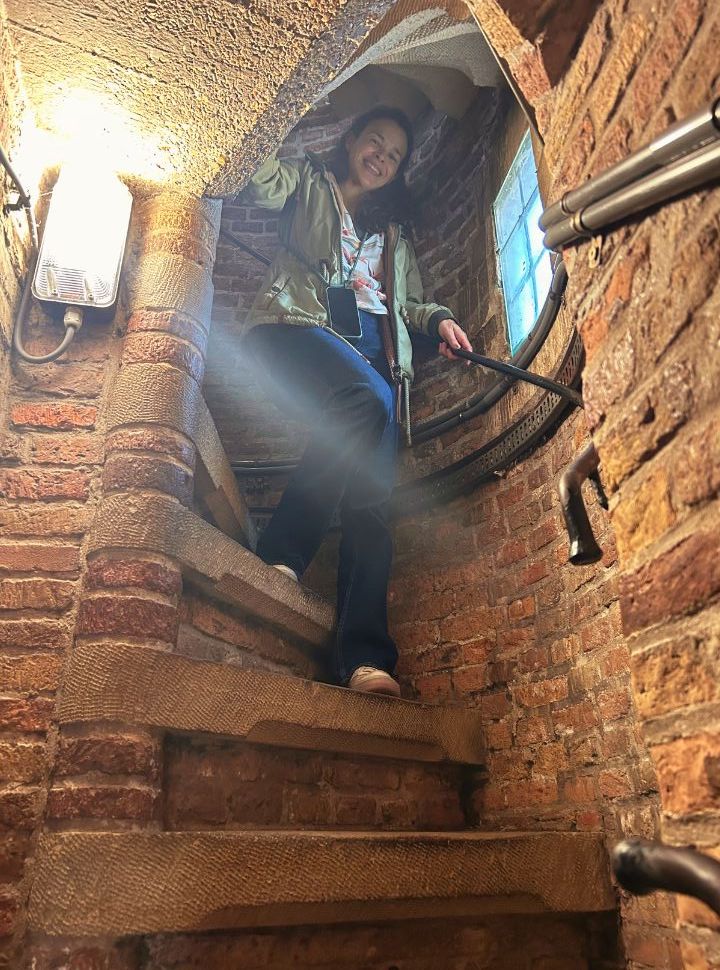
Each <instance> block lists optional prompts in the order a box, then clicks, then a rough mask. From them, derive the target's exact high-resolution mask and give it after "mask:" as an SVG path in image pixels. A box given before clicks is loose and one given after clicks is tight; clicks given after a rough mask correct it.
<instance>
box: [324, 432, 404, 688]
mask: <svg viewBox="0 0 720 970" xmlns="http://www.w3.org/2000/svg"><path fill="white" fill-rule="evenodd" d="M396 450H397V425H396V424H395V423H394V422H393V424H392V425H391V427H390V428H389V429H388V431H387V433H386V434H385V435H384V436H383V439H382V441H381V443H380V445H379V446H378V448H377V449H375V451H374V453H373V455H371V456H369V461H371V462H372V463H373V464H374V466H375V475H374V478H375V481H376V482H378V481H380V480H383V481H384V482H385V489H386V494H385V499H384V500H383V501H381V502H376V501H375V499H376V498H377V496H368V495H367V493H365V491H364V489H363V488H362V485H361V484H360V486H359V487H355V484H353V485H351V486H350V488H348V490H347V492H346V495H345V498H344V500H343V503H342V505H341V507H340V523H341V527H342V539H341V541H340V563H339V568H338V583H337V587H338V628H337V638H336V668H337V675H338V679H339V681H340V683H346V682H347V681H348V680H349V679H350V677H351V676H352V673H353V671H354V670H356V669H357V668H358V667H361V666H370V667H377V668H379V669H380V670H385V671H387V672H388V673H390V674H392V673H393V671H394V669H395V665H396V663H397V649H396V648H395V643H394V641H393V639H392V637H391V636H390V634H389V633H388V621H387V590H388V583H389V580H390V570H391V567H392V555H393V545H392V536H391V533H390V529H389V526H388V506H389V497H390V494H391V492H392V488H393V485H394V481H395V455H396ZM368 498H369V502H370V504H368Z"/></svg>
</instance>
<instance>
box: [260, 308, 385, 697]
mask: <svg viewBox="0 0 720 970" xmlns="http://www.w3.org/2000/svg"><path fill="white" fill-rule="evenodd" d="M360 314H361V320H362V328H363V336H362V338H361V340H360V341H358V342H356V343H355V346H356V347H357V349H358V350H359V351H360V353H361V354H363V355H364V357H367V360H365V359H364V358H363V357H361V356H360V354H358V353H356V352H355V350H353V349H352V348H351V347H348V346H347V344H345V343H344V342H343V341H342V340H340V339H339V338H338V337H336V336H334V335H333V334H331V333H328V332H327V331H326V330H324V329H322V328H321V327H299V326H293V325H290V324H281V323H278V324H268V325H264V326H260V327H255V328H253V329H252V330H251V331H250V332H249V333H248V335H247V337H246V338H245V341H246V346H247V348H248V350H249V351H250V353H251V354H252V356H253V357H254V358H255V360H256V362H257V363H258V365H259V366H260V368H261V371H262V372H263V373H264V374H265V375H266V376H267V378H268V380H269V382H270V385H271V389H272V393H273V399H274V400H275V402H276V403H277V404H278V405H279V406H280V408H281V409H282V410H284V411H286V412H287V413H288V414H290V415H292V417H293V418H298V417H299V418H300V419H301V420H303V421H305V422H307V423H308V424H310V426H311V427H312V428H313V429H314V430H313V434H312V437H311V440H310V443H309V445H308V447H307V450H306V451H305V454H304V455H303V457H302V459H301V461H300V463H299V465H298V467H297V469H296V471H295V472H294V474H293V476H292V478H291V480H290V482H289V484H288V486H287V488H286V489H285V492H284V494H283V497H282V499H281V501H280V504H279V505H278V507H277V509H276V510H275V513H274V515H273V517H272V519H271V521H270V523H269V524H268V526H267V528H266V529H265V531H264V532H263V534H262V536H261V537H260V541H259V543H258V549H257V552H258V555H259V556H260V558H261V559H263V560H264V561H265V562H267V563H284V564H285V565H286V566H290V567H291V569H294V570H295V572H296V573H297V574H298V576H301V575H302V574H303V573H304V572H305V570H306V569H307V567H308V566H309V564H310V561H311V560H312V558H313V556H314V555H315V553H316V552H317V550H318V548H319V546H320V543H321V542H322V540H323V537H324V536H325V534H326V532H327V530H328V528H329V527H330V523H331V521H332V518H333V515H334V513H335V511H336V510H339V514H340V526H341V533H342V535H341V540H340V562H339V567H338V579H337V594H338V595H337V616H338V620H337V632H336V637H335V645H336V646H335V672H336V675H337V677H338V681H339V682H340V683H341V684H344V683H347V681H348V680H349V678H350V676H351V675H352V673H353V671H354V670H355V669H356V668H357V667H360V666H363V665H368V666H372V667H378V668H380V669H381V670H386V671H388V672H389V673H392V672H393V670H394V668H395V664H396V663H397V650H396V649H395V644H394V642H393V640H392V638H391V637H390V635H389V633H388V624H387V587H388V581H389V578H390V567H391V564H392V537H391V535H390V530H389V528H388V522H387V509H388V500H389V498H390V495H391V493H392V489H393V485H394V483H395V465H396V455H397V431H398V425H397V422H396V414H395V391H394V389H393V386H392V384H391V378H390V372H389V368H388V364H387V360H386V358H385V353H384V351H383V345H382V338H381V335H380V326H379V318H378V317H377V316H374V315H373V314H370V313H366V312H364V311H362V310H361V311H360Z"/></svg>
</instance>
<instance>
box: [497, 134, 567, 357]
mask: <svg viewBox="0 0 720 970" xmlns="http://www.w3.org/2000/svg"><path fill="white" fill-rule="evenodd" d="M542 211H543V205H542V202H541V201H540V189H539V187H538V178H537V168H536V166H535V156H534V155H533V150H532V144H531V143H530V132H528V133H527V134H526V135H525V137H524V138H523V140H522V142H521V144H520V148H519V149H518V152H517V155H516V156H515V158H514V159H513V163H512V165H511V166H510V171H509V172H508V173H507V176H506V177H505V181H504V182H503V184H502V187H501V189H500V192H499V193H498V197H497V199H496V200H495V203H494V205H493V216H494V219H495V236H496V239H497V253H498V265H499V269H500V280H501V283H502V288H503V295H504V297H505V311H506V314H507V321H508V339H509V342H510V353H511V354H514V353H515V351H516V350H517V349H518V347H519V346H520V344H521V343H522V342H523V340H524V339H525V338H526V337H527V335H528V334H529V333H530V331H531V330H532V328H533V326H534V324H535V321H536V320H537V318H538V314H539V313H540V310H541V308H542V305H543V303H544V302H545V297H546V296H547V293H548V290H549V289H550V283H551V282H552V264H551V262H550V253H549V252H548V250H547V249H545V247H544V246H543V233H542V231H541V230H540V229H539V228H538V219H539V218H540V215H541V213H542Z"/></svg>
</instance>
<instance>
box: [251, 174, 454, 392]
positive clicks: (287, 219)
mask: <svg viewBox="0 0 720 970" xmlns="http://www.w3.org/2000/svg"><path fill="white" fill-rule="evenodd" d="M243 201H248V202H251V203H253V204H255V205H258V206H262V207H263V208H266V209H275V210H278V211H280V210H282V213H281V216H280V224H279V229H278V233H279V236H280V242H281V248H280V250H279V251H278V254H277V255H276V257H275V259H274V260H273V262H272V265H271V266H270V268H269V269H268V272H267V273H266V275H265V278H264V280H263V283H262V286H261V287H260V291H259V292H258V294H257V296H256V297H255V301H254V303H253V305H252V307H251V308H250V311H249V314H248V320H249V322H250V323H251V324H252V325H253V326H254V325H255V324H262V323H278V322H282V323H296V324H299V325H300V326H306V327H309V326H321V327H327V326H328V316H327V310H326V307H325V286H326V285H327V284H328V283H341V282H342V257H341V250H340V240H341V225H342V220H341V216H340V211H339V209H338V205H337V202H336V200H335V195H334V193H333V191H332V188H331V186H330V183H329V181H328V173H327V170H326V169H325V167H324V165H323V164H322V162H321V161H320V160H319V159H318V158H317V157H316V156H313V155H308V156H307V158H306V160H305V161H302V162H295V161H289V162H288V161H282V162H281V161H278V160H277V159H276V158H270V159H268V160H267V161H266V162H265V163H264V164H263V165H261V167H260V168H259V169H258V171H257V172H256V174H255V176H254V177H253V178H252V179H251V181H250V182H249V184H248V185H247V187H246V188H245V190H244V192H243ZM385 245H386V253H385V258H386V264H385V265H386V280H385V291H386V293H387V297H388V302H387V306H388V314H389V318H390V324H391V330H392V334H393V339H394V342H395V355H396V360H397V363H398V364H399V367H400V372H401V376H402V379H403V383H404V385H405V390H406V391H407V387H408V384H409V382H410V381H411V380H412V377H413V369H412V346H411V343H410V335H409V333H408V329H410V330H416V331H418V332H419V333H424V334H427V335H428V336H431V337H437V335H438V333H437V328H438V325H439V323H440V321H441V320H443V319H444V318H446V317H453V314H452V312H451V311H450V310H448V308H447V307H443V306H440V305H439V304H437V303H425V302H423V291H422V282H421V280H420V272H419V270H418V266H417V260H416V258H415V253H414V252H413V248H412V245H411V243H410V240H409V239H407V237H406V236H405V235H404V233H403V231H402V229H401V228H400V227H398V226H396V225H391V226H390V227H389V229H388V232H387V236H386V244H385ZM340 339H341V338H340Z"/></svg>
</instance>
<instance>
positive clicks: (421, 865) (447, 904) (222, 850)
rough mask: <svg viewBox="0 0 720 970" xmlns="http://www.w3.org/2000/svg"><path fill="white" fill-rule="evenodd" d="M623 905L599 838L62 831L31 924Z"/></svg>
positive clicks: (349, 918) (122, 924) (206, 924)
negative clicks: (615, 890) (70, 887)
mask: <svg viewBox="0 0 720 970" xmlns="http://www.w3.org/2000/svg"><path fill="white" fill-rule="evenodd" d="M68 886H72V892H68ZM614 907H615V896H614V893H613V890H612V886H611V883H610V870H609V863H608V858H607V853H606V851H605V847H604V844H603V840H602V837H601V836H599V835H596V834H594V833H577V832H563V833H551V832H533V833H513V834H506V833H502V834H493V833H475V832H473V833H451V834H448V833H436V832H431V833H406V832H403V833H348V832H332V833H327V832H280V831H264V832H62V833H56V834H48V835H45V836H43V837H42V839H41V841H40V844H39V847H38V853H37V859H36V864H35V879H34V883H33V889H32V896H31V899H30V914H29V918H30V924H31V926H32V928H33V929H35V930H38V931H41V932H44V933H47V934H51V935H60V934H62V935H65V934H69V935H78V936H86V935H98V936H100V935H105V934H107V935H111V936H120V935H125V934H146V933H172V932H187V931H195V932H197V931H206V930H219V929H228V928H234V927H247V926H289V925H299V924H305V923H307V924H310V923H335V922H358V923H362V922H377V921H382V920H394V919H410V918H423V917H428V916H433V917H459V916H466V917H467V916H475V915H480V914H487V913H513V914H525V913H547V912H551V913H586V912H597V911H601V910H611V909H614Z"/></svg>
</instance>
